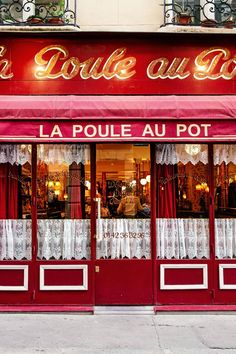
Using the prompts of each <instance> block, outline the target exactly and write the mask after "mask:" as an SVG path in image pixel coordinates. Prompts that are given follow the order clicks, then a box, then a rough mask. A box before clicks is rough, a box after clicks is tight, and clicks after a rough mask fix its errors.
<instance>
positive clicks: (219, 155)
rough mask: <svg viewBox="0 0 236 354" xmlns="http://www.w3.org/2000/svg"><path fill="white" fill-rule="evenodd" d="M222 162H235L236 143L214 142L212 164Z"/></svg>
mask: <svg viewBox="0 0 236 354" xmlns="http://www.w3.org/2000/svg"><path fill="white" fill-rule="evenodd" d="M222 162H225V163H226V164H229V163H230V162H233V163H234V164H236V145H235V144H222V145H221V144H215V145H214V165H220V164H222Z"/></svg>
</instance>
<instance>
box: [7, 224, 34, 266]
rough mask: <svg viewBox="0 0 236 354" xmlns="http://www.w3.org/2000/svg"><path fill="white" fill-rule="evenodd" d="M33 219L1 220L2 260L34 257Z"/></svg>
mask: <svg viewBox="0 0 236 354" xmlns="http://www.w3.org/2000/svg"><path fill="white" fill-rule="evenodd" d="M31 230H32V222H31V220H0V260H4V259H5V260H7V259H9V260H13V259H16V260H19V261H20V260H22V259H28V260H30V259H32V252H31V249H32V231H31Z"/></svg>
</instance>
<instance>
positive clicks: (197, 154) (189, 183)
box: [156, 144, 213, 304]
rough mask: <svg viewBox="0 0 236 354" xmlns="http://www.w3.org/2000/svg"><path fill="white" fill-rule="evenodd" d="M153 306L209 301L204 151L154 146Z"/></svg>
mask: <svg viewBox="0 0 236 354" xmlns="http://www.w3.org/2000/svg"><path fill="white" fill-rule="evenodd" d="M156 181H157V188H156V216H157V218H156V234H157V274H158V294H157V303H158V304H208V303H211V301H212V297H211V295H212V292H211V291H212V289H213V279H212V262H211V261H210V227H209V212H210V208H211V206H210V198H209V194H210V183H209V182H210V173H209V164H208V146H207V145H204V144H157V145H156Z"/></svg>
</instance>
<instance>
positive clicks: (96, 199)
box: [93, 198, 102, 241]
mask: <svg viewBox="0 0 236 354" xmlns="http://www.w3.org/2000/svg"><path fill="white" fill-rule="evenodd" d="M93 200H94V201H95V202H96V203H98V217H97V235H96V239H97V240H98V241H101V240H102V230H101V226H102V225H101V198H94V199H93Z"/></svg>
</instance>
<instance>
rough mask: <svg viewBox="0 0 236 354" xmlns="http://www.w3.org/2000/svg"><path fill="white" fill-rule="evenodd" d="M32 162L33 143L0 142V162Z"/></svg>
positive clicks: (20, 163) (22, 163)
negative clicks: (10, 143) (12, 143)
mask: <svg viewBox="0 0 236 354" xmlns="http://www.w3.org/2000/svg"><path fill="white" fill-rule="evenodd" d="M7 162H9V163H10V164H11V165H13V164H17V165H24V164H25V163H26V162H28V163H30V164H31V145H9V144H8V145H7V144H0V163H7Z"/></svg>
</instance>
